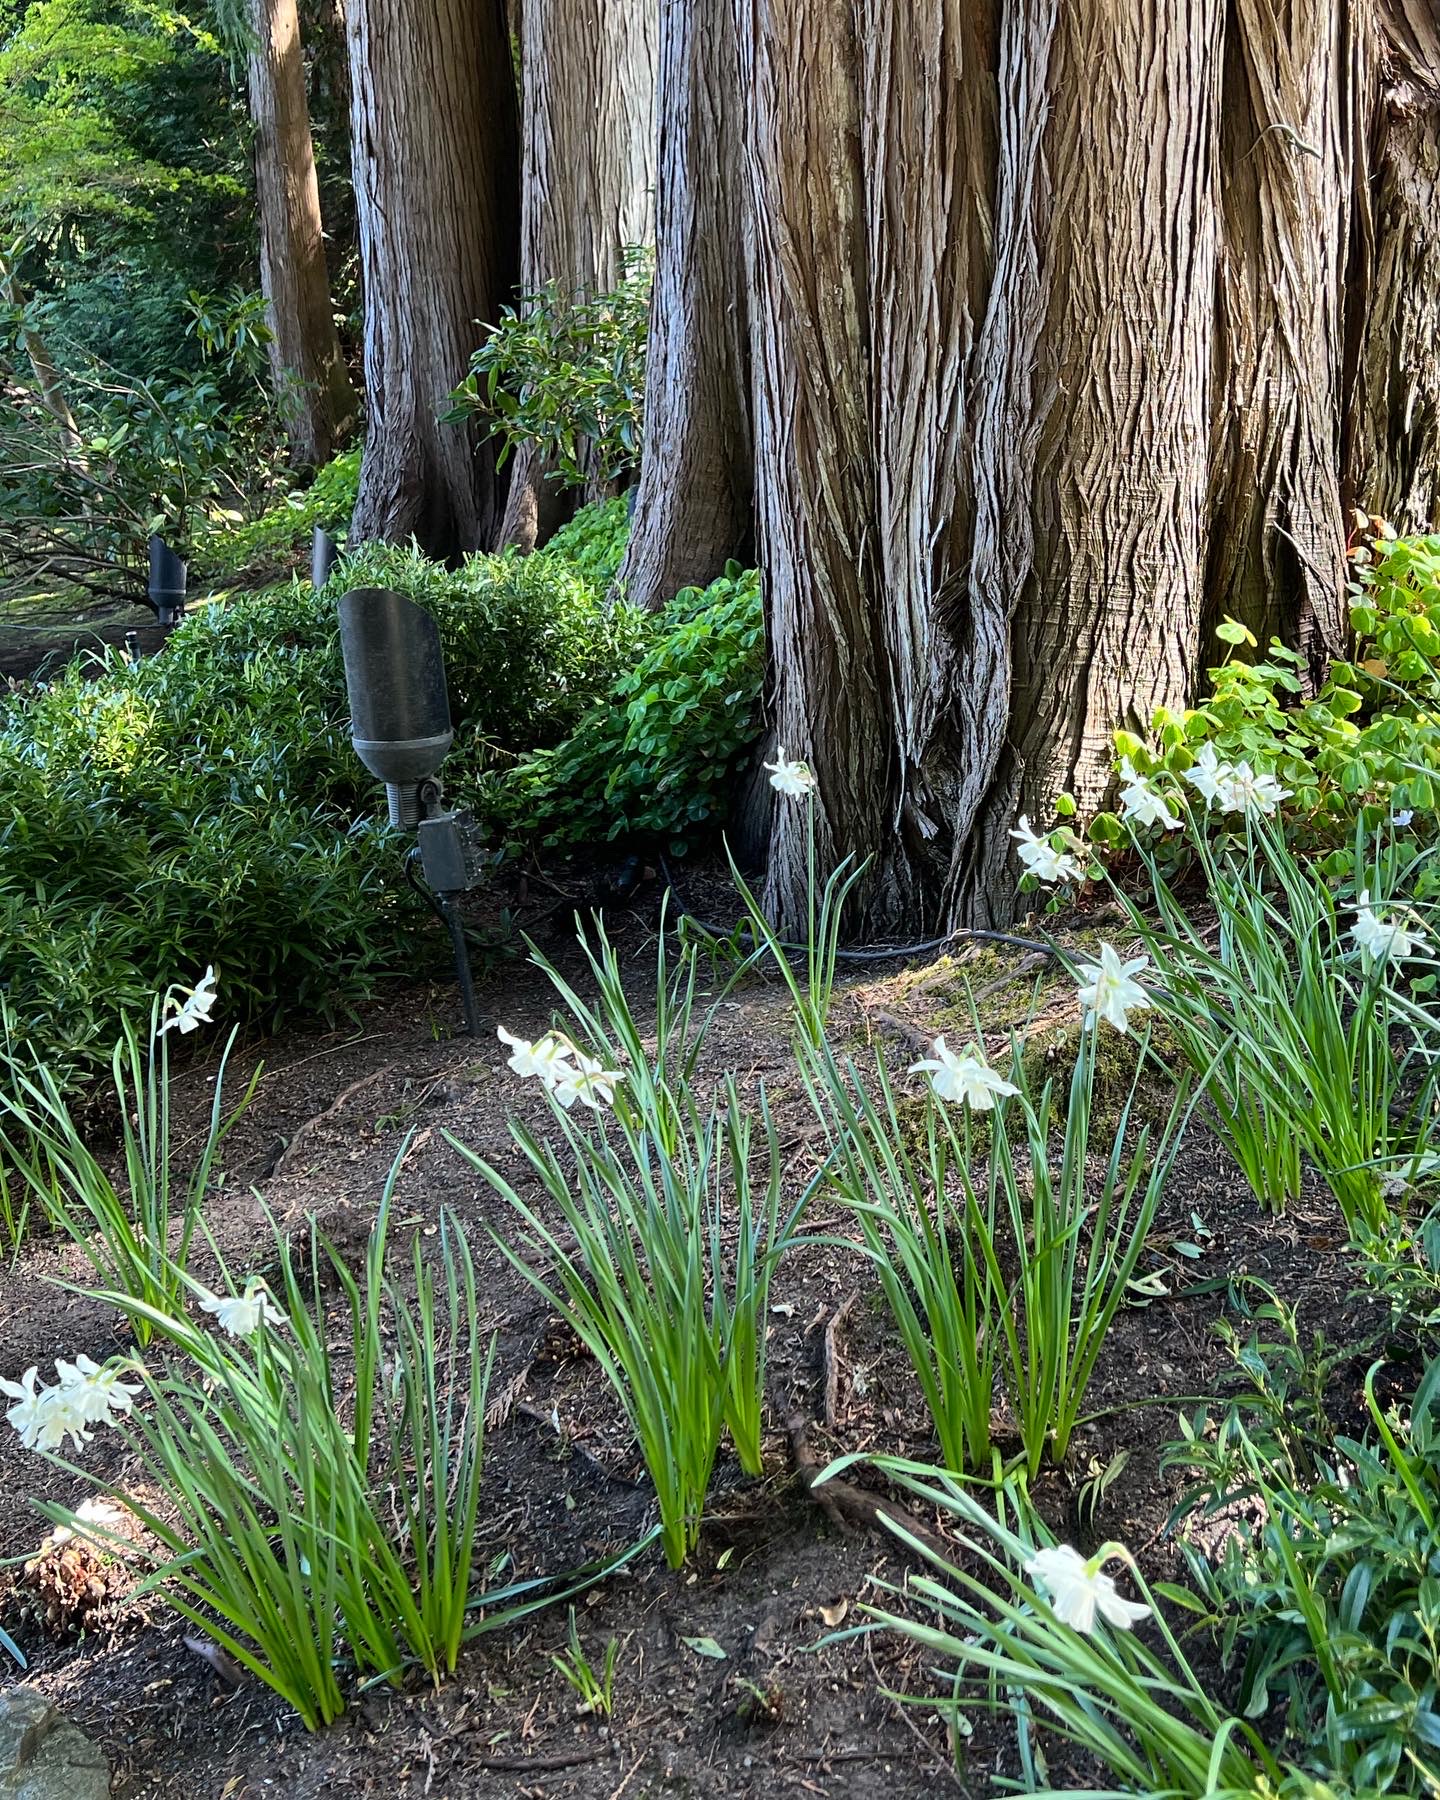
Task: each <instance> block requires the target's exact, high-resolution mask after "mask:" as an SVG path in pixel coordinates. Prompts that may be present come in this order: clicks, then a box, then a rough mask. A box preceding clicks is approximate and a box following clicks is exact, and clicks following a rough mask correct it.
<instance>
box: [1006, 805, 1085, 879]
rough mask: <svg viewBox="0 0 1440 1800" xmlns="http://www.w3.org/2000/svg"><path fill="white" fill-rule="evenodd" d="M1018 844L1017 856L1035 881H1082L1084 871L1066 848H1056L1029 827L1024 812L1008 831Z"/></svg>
mask: <svg viewBox="0 0 1440 1800" xmlns="http://www.w3.org/2000/svg"><path fill="white" fill-rule="evenodd" d="M1010 835H1011V837H1012V838H1014V839H1015V841H1016V842H1017V843H1018V844H1019V846H1020V848H1019V852H1018V854H1019V857H1020V862H1021V865H1022V866H1023V868H1024V870H1025V873H1026V874H1027V875H1033V876H1034V877H1035V878H1036V880H1037V881H1047V882H1055V881H1083V880H1084V879H1085V871H1084V870H1083V869H1082V868H1081V867H1080V865H1079V863H1078V862H1076V860H1075V858H1074V857H1073V856H1071V854H1070V853H1069V851H1068V850H1057V849H1056V848H1055V847H1054V845H1053V844H1052V843H1051V842H1050V840H1049V838H1043V837H1040V836H1039V835H1038V833H1036V832H1034V831H1032V830H1031V829H1030V821H1029V819H1027V818H1026V816H1025V814H1024V813H1021V815H1020V823H1019V824H1018V825H1017V826H1016V827H1015V829H1014V830H1013V831H1012V832H1011V833H1010Z"/></svg>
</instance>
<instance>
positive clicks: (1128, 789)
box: [1120, 756, 1184, 831]
mask: <svg viewBox="0 0 1440 1800" xmlns="http://www.w3.org/2000/svg"><path fill="white" fill-rule="evenodd" d="M1120 779H1121V781H1122V782H1123V783H1124V784H1125V785H1124V786H1123V787H1122V788H1121V790H1120V816H1121V817H1122V818H1125V819H1133V820H1134V822H1135V823H1136V824H1137V825H1159V826H1162V827H1163V828H1164V829H1165V830H1166V831H1178V830H1179V829H1180V827H1181V825H1182V824H1183V823H1184V821H1183V820H1181V819H1178V818H1177V817H1176V816H1175V814H1174V813H1173V812H1171V810H1170V808H1169V806H1168V805H1167V804H1166V800H1165V796H1164V795H1163V794H1162V793H1160V791H1159V790H1158V789H1157V788H1155V787H1154V786H1152V785H1151V782H1150V780H1149V778H1148V776H1145V775H1142V774H1140V772H1139V771H1138V770H1137V769H1136V767H1135V765H1134V763H1132V762H1131V760H1130V758H1129V757H1128V756H1124V757H1121V759H1120Z"/></svg>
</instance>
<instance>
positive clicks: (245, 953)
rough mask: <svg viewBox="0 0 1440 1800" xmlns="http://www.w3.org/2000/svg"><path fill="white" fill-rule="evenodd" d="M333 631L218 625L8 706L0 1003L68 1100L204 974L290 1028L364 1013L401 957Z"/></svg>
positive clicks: (245, 1006) (309, 604)
mask: <svg viewBox="0 0 1440 1800" xmlns="http://www.w3.org/2000/svg"><path fill="white" fill-rule="evenodd" d="M317 610H318V609H317V608H316V605H315V603H314V602H313V601H311V600H310V599H309V598H308V597H302V596H300V595H298V594H295V595H291V594H281V595H279V596H277V597H276V598H275V599H274V601H273V602H271V603H270V604H269V605H266V606H263V607H262V606H259V605H257V606H256V607H254V608H253V609H251V608H247V609H245V610H244V611H241V610H238V609H237V610H236V611H234V612H229V611H223V612H222V611H220V610H219V609H213V610H211V611H208V612H207V613H203V614H200V615H198V616H197V617H196V618H194V619H193V620H192V621H190V622H189V623H187V624H186V625H185V626H184V627H183V628H182V629H181V630H180V631H178V632H177V633H176V634H175V635H174V637H173V638H172V639H171V642H170V644H169V646H168V647H167V649H166V651H165V653H164V654H163V655H161V656H157V657H153V658H151V659H148V660H147V661H145V662H142V663H141V664H139V665H138V666H137V667H135V668H131V667H129V666H128V665H127V664H125V663H124V662H123V661H121V660H120V659H119V658H118V657H117V658H113V659H112V660H110V661H109V662H108V663H107V664H106V665H105V666H104V668H103V671H102V672H99V673H96V672H95V670H94V666H93V664H90V665H86V664H84V663H76V664H74V665H72V667H71V668H70V669H69V670H67V671H66V673H65V674H64V675H63V676H62V677H61V678H60V679H59V680H58V681H56V682H55V683H54V684H52V685H51V686H49V687H48V688H43V689H39V690H32V691H29V692H25V691H22V692H21V693H19V694H17V695H15V696H13V697H12V698H10V699H9V700H8V701H7V702H6V703H5V704H4V705H3V706H0V816H3V818H4V825H3V827H0V984H3V987H4V989H5V991H6V993H7V996H8V998H9V1001H10V1004H11V1007H12V1009H13V1011H14V1013H15V1016H16V1021H17V1028H18V1030H19V1031H20V1032H21V1033H22V1034H23V1035H24V1036H27V1037H29V1038H31V1039H32V1040H33V1044H34V1048H35V1051H36V1054H37V1056H38V1057H39V1058H40V1059H41V1060H42V1061H44V1062H47V1063H49V1064H51V1066H52V1068H54V1070H55V1073H56V1074H57V1076H58V1077H59V1078H60V1079H61V1080H62V1081H63V1080H64V1079H65V1077H66V1075H67V1073H71V1072H74V1070H75V1069H76V1068H77V1067H78V1066H83V1065H85V1064H86V1063H90V1062H94V1061H96V1060H99V1059H100V1057H101V1055H102V1053H103V1055H104V1056H105V1057H108V1055H109V1049H110V1045H111V1044H112V1043H113V1042H114V1038H115V1035H116V1026H117V1021H118V1018H119V1016H120V1014H122V1013H123V1012H125V1011H127V1010H128V1011H132V1012H141V1011H144V1010H148V1007H149V1004H150V996H151V995H152V994H153V993H154V992H155V991H156V990H158V989H160V988H163V987H164V986H165V985H166V983H167V982H169V981H171V980H173V979H176V978H178V977H182V976H185V975H187V973H189V972H191V971H193V972H194V973H195V974H198V973H199V971H200V970H201V969H203V968H204V966H205V964H206V963H207V962H211V961H213V962H214V963H215V964H216V965H217V967H219V968H221V969H222V971H223V975H224V981H225V990H226V999H227V1009H228V1008H230V1007H234V1008H235V1009H236V1010H237V1011H239V1012H240V1013H242V1014H257V1015H260V1016H264V1017H267V1018H270V1019H274V1018H276V1017H278V1016H279V1015H280V1014H281V1013H282V1012H285V1011H288V1010H290V1009H291V1008H296V1009H300V1010H304V1009H307V1008H313V1009H314V1010H315V1011H318V1012H321V1013H328V1012H331V1011H333V1009H334V1008H335V1007H336V1006H337V1005H339V1006H342V1007H343V1006H344V1005H346V1004H347V1003H352V1002H354V1001H355V1000H358V999H360V998H362V997H363V996H364V995H365V994H366V993H368V992H369V991H370V989H371V987H372V986H373V984H374V981H375V978H376V977H377V976H378V975H379V973H380V972H381V971H382V970H384V969H385V968H387V967H389V966H390V965H391V964H392V963H393V962H394V961H395V960H396V958H397V957H398V955H399V952H400V950H401V947H402V944H403V941H404V932H403V928H402V921H401V908H402V906H404V905H406V904H407V903H406V902H405V901H404V899H403V893H402V890H401V889H400V888H397V885H396V881H395V870H394V855H393V852H392V851H391V850H389V849H388V848H387V847H386V845H385V844H384V842H383V839H382V836H381V834H380V832H379V831H378V830H377V829H376V828H375V827H374V826H373V825H371V824H370V823H368V822H366V823H365V824H363V825H360V826H356V825H355V824H354V814H355V812H356V810H357V809H359V808H362V807H367V806H368V801H369V791H368V786H367V785H365V784H364V779H363V772H362V771H361V770H360V769H359V767H358V765H357V764H356V763H355V761H354V758H353V755H352V752H351V750H350V746H349V740H348V736H347V733H346V730H345V716H346V708H345V696H344V688H343V685H342V684H341V683H340V681H339V679H338V664H337V661H336V655H335V652H334V649H333V645H332V644H330V643H328V642H327V641H326V639H325V636H324V634H323V633H322V632H319V631H317V630H316V629H315V628H314V622H313V619H312V618H311V617H309V616H307V615H313V614H314V613H315V612H316V611H317ZM247 615H249V616H247ZM262 615H263V616H268V617H269V618H270V620H271V628H270V629H271V631H272V632H273V633H274V634H275V635H274V641H273V642H268V643H267V642H258V643H257V642H254V641H252V639H253V638H255V637H259V638H264V637H266V636H268V635H269V633H266V632H265V631H263V630H259V629H257V627H258V626H259V618H260V616H262ZM287 618H290V619H293V620H296V621H297V622H298V623H299V624H300V625H301V626H302V627H303V628H304V629H302V630H301V631H298V632H295V633H287V632H286V630H285V623H284V622H285V620H286V619H287ZM232 622H233V627H234V632H233V639H232V637H231V628H232ZM331 635H333V633H332V634H331ZM306 638H308V639H309V641H308V642H307V641H305V640H306ZM192 978H193V977H192Z"/></svg>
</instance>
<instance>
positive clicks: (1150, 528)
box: [951, 3, 1223, 913]
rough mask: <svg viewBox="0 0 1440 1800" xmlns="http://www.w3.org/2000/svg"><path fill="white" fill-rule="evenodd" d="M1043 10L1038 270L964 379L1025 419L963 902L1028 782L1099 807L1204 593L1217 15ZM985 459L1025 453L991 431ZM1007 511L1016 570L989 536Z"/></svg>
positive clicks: (1168, 676) (1000, 578) (1021, 82)
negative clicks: (1131, 730)
mask: <svg viewBox="0 0 1440 1800" xmlns="http://www.w3.org/2000/svg"><path fill="white" fill-rule="evenodd" d="M1040 16H1041V19H1042V21H1043V29H1042V30H1040V31H1038V32H1036V33H1034V34H1033V35H1032V36H1031V38H1030V39H1029V41H1028V43H1027V44H1024V45H1017V46H1016V49H1015V54H1016V55H1017V56H1018V57H1020V58H1022V59H1028V60H1026V61H1024V62H1023V63H1022V64H1021V65H1019V66H1016V67H1014V68H1012V69H1011V70H1010V71H1009V76H1010V82H1011V85H1010V86H1009V87H1008V89H1007V91H1006V93H1005V95H1004V97H1003V98H1002V105H1004V106H1006V107H1007V108H1012V107H1019V106H1027V107H1028V106H1029V105H1031V104H1032V103H1033V99H1034V96H1035V95H1036V94H1037V93H1038V92H1039V91H1040V90H1041V89H1042V86H1043V92H1044V94H1045V96H1046V103H1047V110H1046V117H1045V122H1044V137H1043V142H1042V144H1041V155H1042V158H1043V170H1044V185H1043V188H1036V187H1034V186H1033V184H1029V192H1030V195H1031V198H1030V206H1029V219H1028V222H1027V226H1026V229H1027V231H1028V233H1029V234H1030V238H1031V241H1032V244H1033V257H1034V264H1033V269H1034V278H1032V279H1031V280H1030V281H1029V282H1028V283H1027V291H1026V294H1025V296H1024V298H1023V300H1020V301H1019V304H1020V306H1021V307H1022V308H1023V311H1021V312H1020V313H1019V314H1017V311H1016V306H1017V297H1016V296H1015V294H1014V293H1013V292H1011V291H1010V285H1011V278H1010V277H1008V276H1007V277H1005V278H1003V279H1000V280H997V282H996V284H995V286H994V288H993V289H992V308H993V317H994V318H995V319H997V320H1001V321H1003V322H1004V323H1003V329H1004V331H1005V332H1006V333H1007V334H1008V333H1010V332H1012V331H1014V330H1016V329H1017V328H1018V329H1019V330H1020V331H1021V332H1022V334H1023V336H1024V337H1025V339H1026V342H1027V345H1028V346H1032V347H1029V348H1027V350H1026V352H1025V355H1024V359H1023V362H1021V361H1017V360H1016V359H1015V358H1013V357H1011V358H1006V359H1005V360H1004V361H1003V362H1002V363H1001V364H1000V366H999V367H998V368H996V369H993V370H992V369H990V368H989V367H987V368H986V369H985V371H984V374H983V378H982V379H981V381H980V382H979V383H978V384H977V405H978V406H979V408H980V410H981V415H982V417H983V416H985V414H986V413H987V412H988V411H989V410H990V409H991V408H996V409H999V411H1000V412H1001V413H1002V414H1004V413H1006V412H1008V413H1009V414H1010V415H1011V416H1012V417H1015V416H1018V417H1019V418H1021V419H1022V420H1023V425H1022V430H1023V433H1024V437H1023V439H1022V442H1023V444H1024V450H1023V452H1022V456H1023V461H1021V462H1020V466H1019V467H1018V468H1017V469H1015V470H1014V472H1013V474H1012V475H1011V477H1010V479H1011V480H1012V482H1013V483H1014V484H1015V490H1014V492H1013V496H1012V510H1011V511H1010V513H1009V517H1008V518H999V519H994V520H991V521H989V522H988V524H987V530H986V532H985V534H984V536H983V537H981V538H979V539H977V543H976V552H975V564H974V579H975V584H976V586H977V588H979V589H981V590H982V592H983V594H984V599H983V600H982V599H981V598H980V595H979V594H977V596H976V600H975V604H976V606H977V607H979V606H981V605H983V606H985V607H987V608H988V609H989V611H990V614H991V617H992V621H993V624H992V635H993V634H994V632H995V631H996V630H997V629H998V628H999V626H1000V621H1001V620H1004V621H1006V622H1008V646H1009V651H1008V694H1007V695H1006V696H1005V697H1004V698H999V697H996V696H993V695H992V697H991V700H990V704H991V706H992V708H993V709H994V711H993V715H992V719H993V724H998V723H999V721H1000V719H1001V718H1002V717H1003V719H1004V742H1003V745H997V744H996V743H995V733H994V731H993V725H992V733H991V738H990V754H989V759H988V761H989V767H988V771H987V773H988V786H987V791H986V793H985V796H984V799H983V801H982V803H981V806H980V809H979V810H978V811H977V812H976V813H974V814H972V815H971V816H970V818H969V820H968V821H967V829H966V830H965V832H964V834H963V835H961V834H957V839H956V852H957V857H956V862H955V866H954V868H953V869H952V874H951V881H952V893H953V894H954V895H955V896H956V897H957V898H959V899H960V900H961V901H962V903H963V910H964V911H965V912H967V913H969V912H971V911H974V910H980V911H983V910H984V909H985V895H986V894H987V892H989V891H992V890H993V889H994V888H995V887H996V886H997V885H999V878H1000V868H999V865H1000V864H1001V862H1002V859H1003V855H1004V852H1005V850H1006V849H1007V848H1008V835H1007V834H1008V831H1009V827H1010V826H1011V825H1012V824H1013V823H1014V817H1015V812H1016V810H1017V807H1018V806H1019V805H1020V804H1021V803H1022V790H1023V803H1024V804H1027V805H1028V806H1029V807H1030V809H1031V811H1032V812H1035V811H1038V812H1040V813H1042V814H1044V813H1046V812H1047V811H1048V809H1049V808H1050V807H1051V806H1053V803H1054V799H1055V796H1056V795H1057V794H1058V793H1060V792H1061V791H1064V790H1067V789H1068V790H1069V791H1071V792H1073V793H1074V794H1075V796H1076V798H1077V799H1078V800H1079V801H1080V802H1081V804H1082V805H1083V806H1088V807H1092V808H1093V806H1094V805H1095V804H1096V803H1097V802H1098V801H1099V800H1100V798H1101V796H1102V794H1103V791H1104V789H1105V787H1106V786H1107V785H1108V782H1109V779H1110V775H1109V769H1110V754H1109V745H1110V740H1111V734H1112V732H1113V731H1114V729H1115V728H1116V726H1117V725H1126V726H1130V727H1136V726H1138V727H1139V728H1140V729H1142V730H1143V729H1145V727H1146V726H1147V725H1148V723H1149V720H1150V717H1151V714H1152V713H1153V711H1154V709H1155V708H1156V707H1157V706H1167V707H1171V708H1175V709H1180V708H1183V706H1184V704H1185V702H1186V699H1187V697H1188V694H1189V691H1190V684H1191V680H1192V676H1193V671H1194V668H1195V662H1196V657H1197V654H1198V651H1199V644H1200V620H1201V614H1202V609H1203V600H1204V577H1205V558H1206V544H1207V510H1208V506H1207V503H1208V487H1209V457H1208V439H1209V432H1210V405H1211V393H1210V379H1211V341H1210V334H1209V332H1208V331H1206V330H1205V329H1203V328H1197V320H1203V318H1204V316H1205V313H1206V310H1207V308H1208V307H1209V306H1210V304H1211V297H1212V295H1213V293H1214V288H1215V280H1216V257H1217V247H1218V207H1217V198H1216V180H1215V173H1216V164H1217V157H1218V134H1219V119H1218V107H1219V90H1220V70H1221V47H1222V23H1223V20H1222V17H1221V16H1220V15H1219V13H1218V11H1217V9H1215V8H1212V7H1209V6H1206V5H1203V4H1200V5H1196V6H1194V7H1185V6H1181V7H1136V8H1117V7H1114V6H1111V5H1107V4H1099V5H1097V4H1093V3H1082V4H1078V5H1074V6H1059V7H1050V8H1047V9H1045V11H1044V12H1043V13H1042V14H1041V15H1040ZM1018 129H1019V121H1018V120H1017V121H1016V123H1015V124H1014V125H1010V123H1009V121H1008V120H1007V136H1008V135H1010V134H1011V133H1012V132H1014V131H1017V130H1018ZM1138 146H1143V147H1144V149H1143V154H1140V153H1137V147H1138ZM1009 176H1010V170H1009V168H1008V166H1006V165H1004V164H1002V165H1001V166H1000V168H999V169H998V170H997V180H998V181H999V182H1000V183H1001V184H1002V186H1003V185H1004V184H1006V183H1007V182H1008V179H1009ZM1017 381H1018V382H1020V383H1021V384H1022V387H1021V392H1020V393H1019V394H1015V393H1013V392H1012V391H1011V390H1012V388H1013V384H1015V383H1016V382H1017ZM997 384H998V385H997ZM984 454H985V458H986V460H987V461H988V460H989V459H991V458H994V457H999V458H1001V459H1003V460H1004V461H1007V462H1011V463H1014V462H1016V461H1018V460H1020V459H1018V458H1017V456H1016V451H1015V448H1014V447H1013V446H1006V445H1004V444H1003V443H999V442H994V441H992V442H990V443H987V445H986V446H985V452H984ZM982 476H983V470H982V469H977V478H979V477H982ZM1017 511H1018V515H1019V517H1020V519H1022V520H1023V525H1022V533H1023V544H1024V557H1023V560H1021V561H1017V559H1016V558H1015V557H1014V555H1013V554H1012V553H1011V552H1010V550H1009V548H1008V547H1007V546H1006V545H1005V544H1004V543H1003V539H1002V535H1001V534H1002V533H1003V532H1004V531H1005V530H1007V529H1008V528H1009V527H1010V526H1011V525H1013V522H1014V519H1015V515H1016V512H1017ZM997 701H998V703H997ZM983 769H985V764H984V763H983V762H982V763H979V764H978V766H976V765H972V766H971V769H970V770H969V775H970V780H971V782H972V783H973V780H974V777H975V775H976V774H977V773H979V772H980V771H981V770H983Z"/></svg>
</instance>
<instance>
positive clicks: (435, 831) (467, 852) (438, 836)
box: [417, 812, 485, 894]
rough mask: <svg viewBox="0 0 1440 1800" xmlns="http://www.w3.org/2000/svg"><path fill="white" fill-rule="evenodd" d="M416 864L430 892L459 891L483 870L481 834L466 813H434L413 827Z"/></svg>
mask: <svg viewBox="0 0 1440 1800" xmlns="http://www.w3.org/2000/svg"><path fill="white" fill-rule="evenodd" d="M417 831H418V834H419V840H420V867H421V870H422V871H423V873H424V876H425V882H426V885H427V886H428V887H429V888H430V890H431V892H432V893H436V894H461V893H465V892H466V891H468V890H469V889H470V888H473V887H474V886H476V884H477V883H478V882H479V880H480V877H481V875H482V874H483V873H484V869H485V840H484V833H483V832H482V831H481V828H480V826H479V825H477V824H476V822H475V819H474V817H473V815H472V814H470V813H468V812H443V813H436V814H434V815H433V816H432V817H430V818H428V819H422V820H421V821H420V823H419V826H418V827H417Z"/></svg>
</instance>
